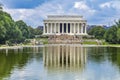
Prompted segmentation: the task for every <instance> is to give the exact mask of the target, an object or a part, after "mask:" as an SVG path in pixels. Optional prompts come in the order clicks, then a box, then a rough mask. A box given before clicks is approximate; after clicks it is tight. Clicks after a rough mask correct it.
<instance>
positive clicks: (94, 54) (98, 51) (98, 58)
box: [88, 47, 107, 62]
mask: <svg viewBox="0 0 120 80" xmlns="http://www.w3.org/2000/svg"><path fill="white" fill-rule="evenodd" d="M88 53H89V54H88V58H89V60H92V61H94V62H103V61H105V55H106V54H107V52H106V48H105V47H104V48H103V47H89V48H88Z"/></svg>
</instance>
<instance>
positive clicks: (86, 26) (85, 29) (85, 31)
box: [85, 24, 87, 33]
mask: <svg viewBox="0 0 120 80" xmlns="http://www.w3.org/2000/svg"><path fill="white" fill-rule="evenodd" d="M85 33H87V26H86V24H85Z"/></svg>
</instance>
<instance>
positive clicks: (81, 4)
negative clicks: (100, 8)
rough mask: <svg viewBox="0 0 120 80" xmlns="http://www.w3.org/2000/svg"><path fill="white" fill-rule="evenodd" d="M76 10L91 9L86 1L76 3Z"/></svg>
mask: <svg viewBox="0 0 120 80" xmlns="http://www.w3.org/2000/svg"><path fill="white" fill-rule="evenodd" d="M74 8H77V9H81V10H89V7H88V6H87V5H86V4H85V2H84V1H80V2H75V4H74Z"/></svg>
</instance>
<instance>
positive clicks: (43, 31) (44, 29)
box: [43, 23, 46, 34]
mask: <svg viewBox="0 0 120 80" xmlns="http://www.w3.org/2000/svg"><path fill="white" fill-rule="evenodd" d="M45 27H46V23H44V28H43V29H44V31H43V32H44V34H45Z"/></svg>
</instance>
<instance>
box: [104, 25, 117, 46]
mask: <svg viewBox="0 0 120 80" xmlns="http://www.w3.org/2000/svg"><path fill="white" fill-rule="evenodd" d="M104 37H105V40H106V41H107V42H109V43H114V44H115V43H117V27H116V26H115V25H114V26H112V27H111V28H109V29H108V30H107V31H106V33H105V35H104Z"/></svg>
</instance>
